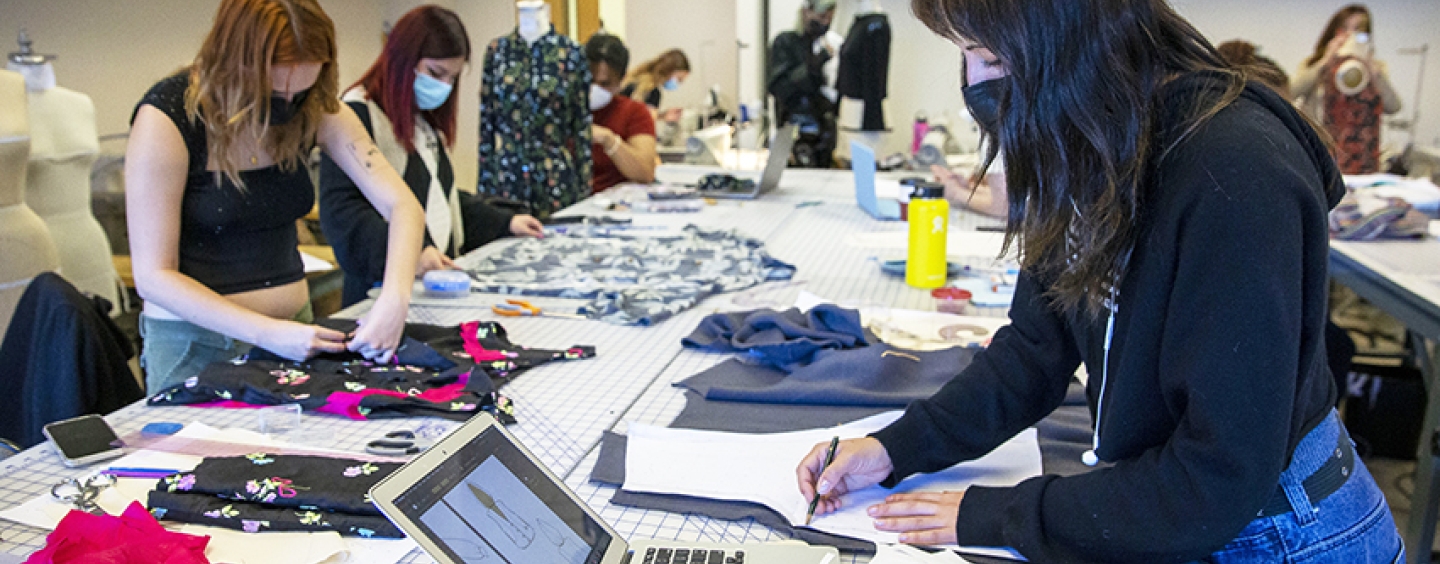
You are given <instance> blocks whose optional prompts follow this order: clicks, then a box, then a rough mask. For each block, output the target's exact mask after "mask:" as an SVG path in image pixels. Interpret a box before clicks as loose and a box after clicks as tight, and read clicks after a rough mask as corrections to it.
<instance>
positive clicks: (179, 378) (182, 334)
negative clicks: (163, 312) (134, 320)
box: [140, 302, 315, 395]
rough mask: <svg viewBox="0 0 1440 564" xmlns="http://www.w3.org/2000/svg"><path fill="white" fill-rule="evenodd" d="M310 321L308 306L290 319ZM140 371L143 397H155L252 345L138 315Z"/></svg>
mask: <svg viewBox="0 0 1440 564" xmlns="http://www.w3.org/2000/svg"><path fill="white" fill-rule="evenodd" d="M292 319H294V320H295V321H299V322H301V323H310V322H312V321H314V319H315V315H314V313H313V312H312V310H311V309H310V302H306V303H305V306H304V307H302V308H300V311H299V312H298V313H296V314H295V317H294V318H292ZM140 338H141V339H143V340H144V342H145V345H144V347H143V348H142V349H141V351H140V367H141V368H143V369H144V370H145V393H146V394H151V395H153V394H156V393H158V392H160V391H161V390H164V389H165V388H169V387H171V386H174V385H176V384H182V383H184V382H185V379H186V378H189V377H191V376H195V375H197V374H199V373H200V371H201V370H203V369H204V368H205V367H206V366H208V365H210V363H212V362H227V361H230V360H232V359H234V358H235V357H237V356H240V355H242V354H245V353H247V352H249V351H250V348H251V347H252V345H251V344H250V343H246V342H244V341H237V340H235V339H232V338H230V337H227V336H225V335H221V334H220V333H216V332H214V331H211V330H209V329H206V328H204V327H201V326H199V325H196V324H194V323H190V322H189V321H184V320H179V319H155V318H152V317H146V316H145V315H144V314H141V315H140Z"/></svg>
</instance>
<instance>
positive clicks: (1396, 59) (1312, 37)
mask: <svg viewBox="0 0 1440 564" xmlns="http://www.w3.org/2000/svg"><path fill="white" fill-rule="evenodd" d="M1172 2H1173V3H1174V6H1175V8H1176V10H1178V11H1179V12H1180V13H1181V15H1183V16H1185V17H1186V18H1187V19H1189V20H1190V22H1191V23H1193V24H1195V27H1197V28H1199V29H1200V31H1201V33H1204V34H1205V35H1206V36H1207V37H1209V38H1210V41H1212V42H1214V43H1216V44H1219V43H1221V42H1224V41H1229V40H1231V39H1244V40H1246V41H1249V42H1251V43H1255V44H1257V45H1260V46H1261V51H1260V52H1261V54H1263V55H1266V56H1268V57H1270V58H1272V59H1275V61H1276V62H1277V63H1279V64H1280V66H1281V67H1284V68H1285V70H1286V72H1289V73H1292V74H1293V73H1294V72H1295V70H1296V69H1298V68H1299V67H1300V62H1301V61H1302V60H1304V59H1305V58H1306V57H1308V56H1309V55H1310V53H1311V51H1312V50H1313V49H1314V48H1315V42H1316V41H1317V40H1319V38H1320V32H1322V31H1324V29H1325V23H1326V22H1327V21H1329V19H1330V16H1331V14H1333V13H1334V12H1335V11H1336V10H1338V9H1339V8H1340V7H1342V6H1344V5H1346V4H1348V3H1349V1H1347V0H1289V1H1283V2H1280V1H1274V0H1270V1H1263V2H1256V1H1255V0H1172ZM1365 5H1366V6H1367V7H1369V8H1370V12H1371V14H1372V15H1373V17H1374V22H1373V23H1374V32H1375V33H1374V38H1375V46H1376V56H1377V57H1378V58H1380V59H1381V60H1383V61H1385V62H1386V63H1388V64H1389V67H1390V80H1391V82H1392V83H1393V84H1394V85H1395V89H1396V91H1397V92H1398V93H1399V95H1400V98H1401V101H1402V102H1403V103H1404V104H1405V107H1404V108H1402V109H1401V112H1400V114H1399V115H1398V116H1397V117H1404V118H1409V117H1410V115H1411V111H1413V110H1414V109H1416V108H1417V107H1418V108H1419V109H1420V114H1421V117H1420V124H1419V128H1418V130H1417V132H1416V136H1415V140H1416V142H1418V143H1421V144H1427V145H1432V146H1440V82H1437V79H1440V2H1436V1H1433V0H1367V1H1366V2H1365ZM1282 22H1283V25H1280V24H1281V23H1282ZM1424 43H1429V44H1430V54H1429V56H1428V59H1429V62H1428V63H1427V64H1426V68H1425V73H1424V74H1425V77H1426V78H1425V81H1426V84H1425V92H1424V94H1423V96H1424V99H1423V100H1419V101H1418V102H1417V101H1416V100H1415V99H1414V98H1415V85H1416V83H1417V78H1418V77H1417V73H1418V72H1419V69H1420V58H1419V57H1418V56H1414V55H1402V54H1401V53H1400V49H1402V48H1407V47H1418V46H1420V45H1421V44H1424ZM1408 137H1409V135H1408V134H1407V133H1406V132H1403V131H1395V130H1391V129H1386V130H1385V131H1384V132H1383V133H1382V142H1383V143H1384V144H1385V145H1387V146H1393V145H1396V144H1403V143H1404V142H1405V141H1406V140H1407V139H1408Z"/></svg>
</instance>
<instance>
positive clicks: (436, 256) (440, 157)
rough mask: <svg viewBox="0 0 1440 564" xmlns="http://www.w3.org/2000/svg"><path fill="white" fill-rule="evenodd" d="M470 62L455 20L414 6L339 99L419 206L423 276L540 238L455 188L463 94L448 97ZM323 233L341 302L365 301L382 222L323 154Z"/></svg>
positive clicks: (532, 224)
mask: <svg viewBox="0 0 1440 564" xmlns="http://www.w3.org/2000/svg"><path fill="white" fill-rule="evenodd" d="M469 60H470V36H469V35H468V34H467V33H466V32H465V26H464V25H463V24H462V23H460V18H459V16H456V15H455V12H452V11H450V10H447V9H445V8H441V7H439V6H434V5H427V6H420V7H418V8H415V9H413V10H410V11H409V12H407V13H406V14H405V15H404V16H402V17H401V18H400V20H399V21H397V22H395V26H394V27H393V28H391V30H390V36H389V38H388V39H386V41H385V48H384V50H383V51H381V53H380V57H379V58H378V59H376V60H375V63H374V64H372V65H371V66H370V70H368V71H366V72H365V75H364V76H362V77H360V80H359V81H356V83H355V84H354V85H353V86H351V87H350V89H349V90H346V91H345V94H344V95H343V96H342V97H341V99H342V100H343V101H344V102H345V105H346V106H348V108H349V109H350V110H351V111H353V112H355V115H356V116H357V117H359V118H360V122H361V123H362V124H364V126H365V130H366V131H368V132H369V134H370V137H371V138H372V139H374V140H375V145H376V146H377V147H379V149H380V154H381V155H382V156H383V157H385V160H386V161H387V162H389V163H390V165H391V166H393V167H395V170H397V171H399V172H400V173H401V176H402V178H404V179H405V183H406V184H407V185H408V186H409V191H410V192H411V193H413V194H414V195H415V197H416V198H417V199H419V201H420V205H421V207H423V208H424V210H425V246H424V250H422V251H421V252H420V264H419V266H418V267H417V268H416V271H417V272H419V273H425V272H429V271H431V270H439V269H447V268H455V263H454V262H452V261H451V259H452V258H454V257H458V256H460V255H462V254H464V253H467V252H470V251H471V250H474V249H476V248H479V247H480V246H481V245H484V244H486V243H489V242H491V241H494V240H496V239H499V238H501V237H504V236H506V235H520V236H529V237H540V236H542V235H543V234H544V226H542V225H541V224H540V221H539V220H537V219H535V218H534V217H533V216H529V215H525V214H515V213H511V212H508V211H505V210H501V209H499V208H496V207H494V206H490V205H488V204H486V203H485V202H484V201H483V200H482V199H481V198H480V197H479V196H476V195H475V194H471V193H469V192H465V191H463V190H459V189H457V188H456V187H455V170H454V169H453V168H452V167H451V165H450V162H451V161H450V151H449V150H448V148H449V147H451V146H453V145H454V144H455V115H456V109H457V107H458V106H459V102H458V99H459V97H458V96H453V95H452V92H453V91H454V89H455V85H456V84H459V83H460V74H461V72H462V71H463V70H464V69H465V65H466V63H467V62H468V61H469ZM320 227H321V229H323V230H324V231H325V238H326V240H328V241H330V244H331V246H333V247H334V248H335V258H336V259H337V260H339V261H340V268H341V269H342V270H344V271H345V289H344V291H343V292H342V296H341V302H342V304H344V305H346V306H349V305H350V304H353V303H356V302H359V301H361V300H364V299H365V297H366V292H368V291H369V290H370V288H372V287H374V286H375V285H376V284H378V283H379V282H380V281H381V280H383V279H384V274H385V262H386V261H385V258H386V257H385V247H384V245H383V244H382V241H384V240H385V232H386V225H385V218H384V217H381V215H380V213H379V212H378V211H377V210H376V209H375V206H373V205H371V204H370V201H369V200H367V199H366V198H365V193H364V191H362V190H361V189H360V187H359V186H357V185H356V183H355V181H354V180H352V179H351V178H350V175H348V174H346V173H345V170H344V169H343V168H341V167H340V164H339V163H338V162H337V161H336V160H335V159H333V158H330V157H329V156H328V155H327V156H325V157H323V158H322V159H321V162H320Z"/></svg>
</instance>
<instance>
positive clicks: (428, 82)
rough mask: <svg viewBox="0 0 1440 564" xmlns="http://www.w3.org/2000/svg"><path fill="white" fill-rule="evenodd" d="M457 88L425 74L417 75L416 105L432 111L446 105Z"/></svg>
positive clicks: (418, 73) (419, 73)
mask: <svg viewBox="0 0 1440 564" xmlns="http://www.w3.org/2000/svg"><path fill="white" fill-rule="evenodd" d="M454 89H455V87H454V86H451V85H450V83H448V82H445V81H443V80H440V79H437V78H435V77H433V76H430V75H428V74H425V73H423V72H417V73H415V105H416V106H419V107H420V109H422V110H425V111H427V112H428V111H430V110H433V109H435V108H438V107H440V106H441V105H443V104H445V100H447V99H449V98H450V91H451V90H454Z"/></svg>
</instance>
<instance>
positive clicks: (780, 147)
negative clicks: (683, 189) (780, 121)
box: [686, 124, 795, 200]
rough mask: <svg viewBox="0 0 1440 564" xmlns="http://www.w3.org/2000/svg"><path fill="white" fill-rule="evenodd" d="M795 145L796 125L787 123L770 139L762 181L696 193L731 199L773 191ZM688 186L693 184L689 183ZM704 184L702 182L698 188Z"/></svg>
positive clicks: (747, 198)
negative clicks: (745, 185)
mask: <svg viewBox="0 0 1440 564" xmlns="http://www.w3.org/2000/svg"><path fill="white" fill-rule="evenodd" d="M794 147H795V126H794V125H792V124H786V125H784V126H781V127H780V128H779V129H777V130H775V137H774V138H772V139H771V140H770V157H769V158H768V159H767V160H766V161H765V171H764V172H762V173H761V174H760V182H758V183H754V184H752V185H751V186H750V187H749V188H743V189H741V188H738V187H736V188H733V189H724V190H704V189H701V190H700V191H699V192H698V193H697V194H696V195H698V196H700V197H703V198H720V199H729V200H753V199H755V198H758V197H760V195H761V194H766V193H769V192H773V191H774V190H775V189H776V188H779V187H780V177H781V176H782V175H784V174H785V167H786V165H789V164H790V151H791V149H793V148H794ZM686 186H692V185H689V184H687V185H686ZM703 186H704V183H703V182H702V183H700V185H699V186H696V187H697V188H701V187H703Z"/></svg>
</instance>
